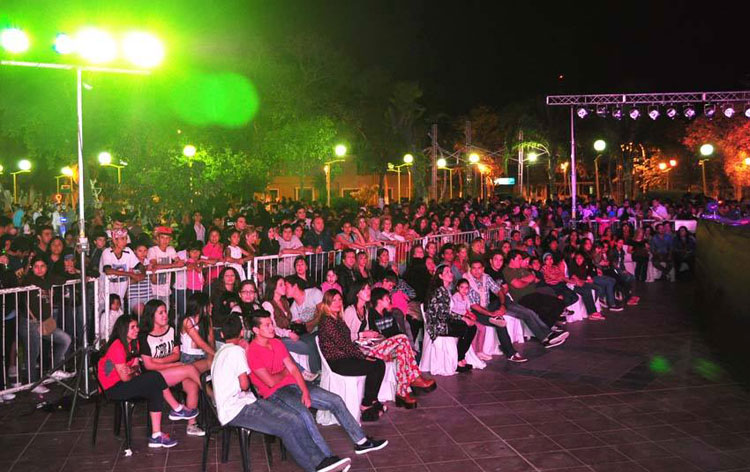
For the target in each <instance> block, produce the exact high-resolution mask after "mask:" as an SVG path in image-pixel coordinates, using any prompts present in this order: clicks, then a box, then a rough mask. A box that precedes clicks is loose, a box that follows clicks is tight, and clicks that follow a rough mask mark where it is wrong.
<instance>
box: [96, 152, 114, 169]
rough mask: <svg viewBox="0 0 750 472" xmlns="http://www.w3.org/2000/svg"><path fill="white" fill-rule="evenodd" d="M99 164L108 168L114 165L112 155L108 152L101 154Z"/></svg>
mask: <svg viewBox="0 0 750 472" xmlns="http://www.w3.org/2000/svg"><path fill="white" fill-rule="evenodd" d="M98 159H99V164H101V165H103V166H108V165H110V164H112V154H110V153H108V152H107V151H103V152H100V153H99V157H98Z"/></svg>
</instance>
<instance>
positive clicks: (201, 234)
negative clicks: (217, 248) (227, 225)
mask: <svg viewBox="0 0 750 472" xmlns="http://www.w3.org/2000/svg"><path fill="white" fill-rule="evenodd" d="M193 229H194V230H195V239H197V240H198V241H200V242H202V243H205V242H206V227H205V226H203V225H202V224H200V223H198V224H196V225H194V226H193Z"/></svg>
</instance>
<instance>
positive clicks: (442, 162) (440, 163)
mask: <svg viewBox="0 0 750 472" xmlns="http://www.w3.org/2000/svg"><path fill="white" fill-rule="evenodd" d="M437 166H438V167H440V168H443V167H448V161H446V160H445V158H444V157H441V158H440V159H438V160H437Z"/></svg>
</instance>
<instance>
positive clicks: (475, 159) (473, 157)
mask: <svg viewBox="0 0 750 472" xmlns="http://www.w3.org/2000/svg"><path fill="white" fill-rule="evenodd" d="M469 164H470V165H471V175H472V177H474V175H475V174H476V164H479V154H477V153H476V152H472V153H471V154H469ZM467 187H468V186H467ZM474 188H476V187H474ZM467 191H468V188H467Z"/></svg>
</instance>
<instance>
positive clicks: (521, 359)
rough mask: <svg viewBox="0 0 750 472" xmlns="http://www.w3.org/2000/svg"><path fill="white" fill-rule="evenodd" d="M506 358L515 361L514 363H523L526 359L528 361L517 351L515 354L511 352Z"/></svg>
mask: <svg viewBox="0 0 750 472" xmlns="http://www.w3.org/2000/svg"><path fill="white" fill-rule="evenodd" d="M508 360H509V361H511V362H516V363H518V364H522V363H524V362H528V361H529V360H528V359H526V358H525V357H523V356H522V355H521V354H519V353H515V354H513V355H512V356H510V357H509V358H508Z"/></svg>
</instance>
